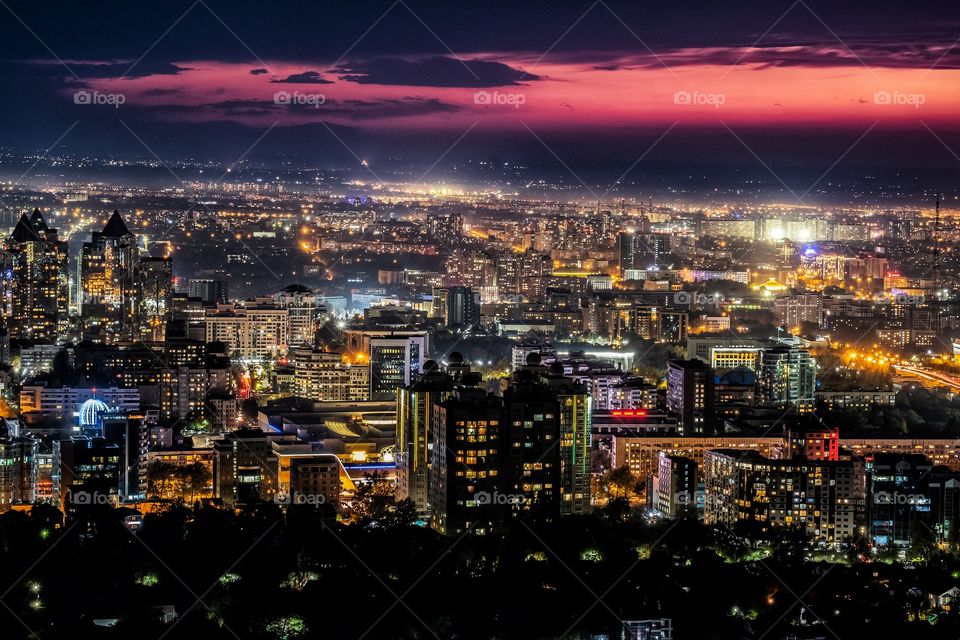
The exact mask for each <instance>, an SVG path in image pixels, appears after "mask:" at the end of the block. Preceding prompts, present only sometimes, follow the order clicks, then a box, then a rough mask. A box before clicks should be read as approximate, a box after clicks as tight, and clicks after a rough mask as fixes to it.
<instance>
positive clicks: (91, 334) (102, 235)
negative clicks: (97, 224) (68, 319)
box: [78, 211, 140, 342]
mask: <svg viewBox="0 0 960 640" xmlns="http://www.w3.org/2000/svg"><path fill="white" fill-rule="evenodd" d="M139 261H140V250H139V247H137V238H136V236H134V235H133V233H131V232H130V230H129V229H128V228H127V225H126V224H125V223H124V221H123V218H121V217H120V212H119V211H114V212H113V215H112V216H110V220H109V221H108V222H107V225H106V226H105V227H104V228H103V230H102V231H99V232H94V233H93V234H92V237H91V239H90V241H89V242H84V243H83V247H82V249H81V252H80V260H79V261H78V267H79V269H80V304H81V309H80V313H81V317H82V319H83V334H84V337H85V338H88V339H91V340H95V341H101V342H115V341H117V340H130V339H132V338H134V337H136V333H137V317H138V308H137V266H138V263H139Z"/></svg>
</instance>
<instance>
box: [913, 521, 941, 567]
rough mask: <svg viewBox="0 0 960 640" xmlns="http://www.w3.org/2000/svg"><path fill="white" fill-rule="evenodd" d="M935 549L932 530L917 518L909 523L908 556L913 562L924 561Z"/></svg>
mask: <svg viewBox="0 0 960 640" xmlns="http://www.w3.org/2000/svg"><path fill="white" fill-rule="evenodd" d="M936 550H937V546H936V542H935V541H934V538H933V531H931V530H930V527H928V526H927V524H926V523H925V522H923V521H921V520H919V519H914V520H913V521H912V522H911V523H910V558H911V559H912V560H913V561H914V562H926V561H927V560H929V559H930V558H931V556H933V554H934V552H935V551H936Z"/></svg>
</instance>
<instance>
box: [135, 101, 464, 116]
mask: <svg viewBox="0 0 960 640" xmlns="http://www.w3.org/2000/svg"><path fill="white" fill-rule="evenodd" d="M459 110H460V107H458V106H457V105H454V104H450V103H447V102H443V101H441V100H438V99H437V98H426V97H422V96H405V97H403V98H390V99H384V100H332V99H329V100H324V101H323V102H321V103H316V102H304V103H300V102H297V101H289V102H288V103H286V104H281V103H277V102H276V101H273V100H255V99H251V100H223V101H221V102H211V103H207V104H203V105H199V106H194V107H189V109H185V108H183V107H179V106H176V105H162V106H158V107H153V108H151V109H150V111H151V112H152V113H154V115H161V114H169V115H180V114H183V113H190V112H192V113H194V114H201V113H202V114H205V116H216V115H221V116H223V117H224V118H225V119H226V118H231V117H237V116H250V115H267V114H274V115H278V116H279V115H281V114H283V113H294V114H300V115H316V116H317V117H318V119H319V118H335V119H347V120H355V121H370V120H379V119H384V118H406V117H412V116H420V115H426V114H443V113H455V112H457V111H459Z"/></svg>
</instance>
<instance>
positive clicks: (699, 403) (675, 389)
mask: <svg viewBox="0 0 960 640" xmlns="http://www.w3.org/2000/svg"><path fill="white" fill-rule="evenodd" d="M713 376H714V371H713V369H712V368H710V366H708V365H707V364H706V363H705V362H703V361H702V360H696V359H692V360H671V361H670V362H668V363H667V410H668V411H671V412H673V413H676V414H677V415H678V417H679V418H678V426H679V427H680V432H681V433H682V434H683V435H702V434H706V435H710V434H712V433H713V430H714V424H713V423H714V408H713V404H714V397H713V396H714V393H713V386H714V377H713Z"/></svg>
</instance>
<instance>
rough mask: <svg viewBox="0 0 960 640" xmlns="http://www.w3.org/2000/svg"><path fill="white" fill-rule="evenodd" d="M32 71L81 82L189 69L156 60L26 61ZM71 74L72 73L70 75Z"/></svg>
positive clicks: (166, 73)
mask: <svg viewBox="0 0 960 640" xmlns="http://www.w3.org/2000/svg"><path fill="white" fill-rule="evenodd" d="M28 64H30V65H31V66H32V67H33V68H34V71H35V72H36V73H37V74H40V75H47V76H49V77H63V76H71V77H72V76H73V75H74V74H76V75H77V76H79V77H80V79H81V80H86V79H91V80H93V79H105V78H106V79H109V78H146V77H148V76H175V75H177V74H179V73H181V72H183V71H189V70H190V69H189V67H181V66H178V65H176V64H173V63H172V62H162V61H157V60H141V61H140V62H135V61H134V60H128V61H120V62H118V61H115V60H109V61H102V62H101V61H95V60H81V61H71V62H65V63H61V62H58V61H56V60H30V61H28ZM71 72H72V73H71Z"/></svg>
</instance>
